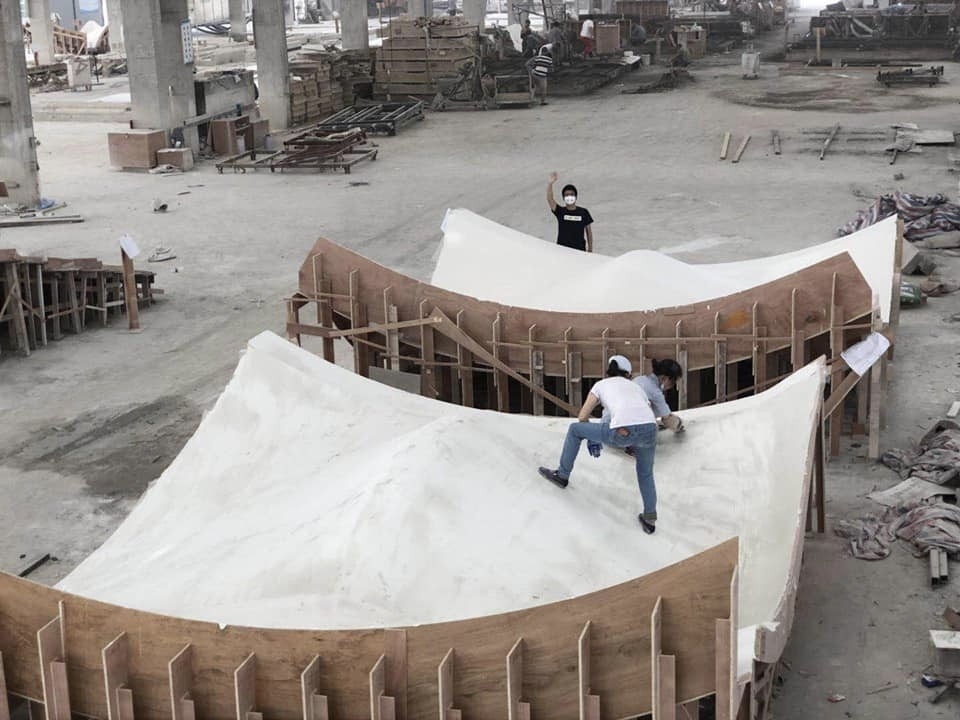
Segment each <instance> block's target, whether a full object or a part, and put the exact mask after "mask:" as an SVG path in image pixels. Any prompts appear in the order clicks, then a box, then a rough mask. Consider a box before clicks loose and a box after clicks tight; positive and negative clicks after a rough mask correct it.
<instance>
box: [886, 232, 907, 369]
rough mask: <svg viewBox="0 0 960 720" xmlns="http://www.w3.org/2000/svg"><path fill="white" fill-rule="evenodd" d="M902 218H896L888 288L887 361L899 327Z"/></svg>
mask: <svg viewBox="0 0 960 720" xmlns="http://www.w3.org/2000/svg"><path fill="white" fill-rule="evenodd" d="M903 243H904V238H903V218H897V239H896V241H895V243H894V246H893V247H894V250H893V280H892V281H891V285H892V287H891V288H890V322H889V323H888V325H887V329H888V330H889V334H888V335H887V337H888V338H891V342H890V349H889V350H888V351H887V359H888V360H893V351H894V344H895V343H893V341H892V339H893V338H896V336H897V330H898V329H899V327H900V280H901V277H902V272H903V271H902V269H901V266H900V258H901V256H902V255H903Z"/></svg>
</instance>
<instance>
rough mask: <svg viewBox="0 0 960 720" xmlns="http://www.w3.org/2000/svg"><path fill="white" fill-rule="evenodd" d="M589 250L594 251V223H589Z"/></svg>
mask: <svg viewBox="0 0 960 720" xmlns="http://www.w3.org/2000/svg"><path fill="white" fill-rule="evenodd" d="M587 252H589V253H592V252H593V223H591V224H589V225H587Z"/></svg>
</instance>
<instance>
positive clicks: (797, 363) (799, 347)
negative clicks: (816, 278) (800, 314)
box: [790, 288, 803, 372]
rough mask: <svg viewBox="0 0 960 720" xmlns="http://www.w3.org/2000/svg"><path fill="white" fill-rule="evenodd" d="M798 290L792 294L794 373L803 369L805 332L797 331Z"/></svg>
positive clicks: (792, 365) (791, 324)
mask: <svg viewBox="0 0 960 720" xmlns="http://www.w3.org/2000/svg"><path fill="white" fill-rule="evenodd" d="M797 320H798V318H797V288H794V289H793V291H792V292H791V293H790V330H791V338H790V366H791V368H792V369H793V371H794V372H796V371H797V370H799V369H800V368H802V367H803V331H802V330H798V329H797Z"/></svg>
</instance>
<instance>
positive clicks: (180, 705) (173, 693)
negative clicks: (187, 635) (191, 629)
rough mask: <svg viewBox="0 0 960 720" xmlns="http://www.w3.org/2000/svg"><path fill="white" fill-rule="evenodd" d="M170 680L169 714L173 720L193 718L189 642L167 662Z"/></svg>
mask: <svg viewBox="0 0 960 720" xmlns="http://www.w3.org/2000/svg"><path fill="white" fill-rule="evenodd" d="M167 675H168V677H169V680H170V715H171V717H172V718H173V720H195V718H196V712H195V709H194V705H193V699H192V698H191V697H190V693H191V692H192V690H193V646H192V645H190V644H189V643H188V644H187V645H185V646H184V647H183V649H182V650H181V651H180V652H178V653H177V654H176V655H175V656H174V657H173V659H172V660H171V661H170V662H169V663H168V664H167Z"/></svg>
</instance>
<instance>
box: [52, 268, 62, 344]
mask: <svg viewBox="0 0 960 720" xmlns="http://www.w3.org/2000/svg"><path fill="white" fill-rule="evenodd" d="M49 277H50V302H51V304H52V306H53V313H52V316H51V320H52V326H53V327H52V329H53V339H54V340H59V339H60V338H62V337H63V330H62V328H61V324H60V281H61V277H62V273H58V272H57V273H51V274H50V276H49Z"/></svg>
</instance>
